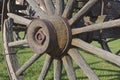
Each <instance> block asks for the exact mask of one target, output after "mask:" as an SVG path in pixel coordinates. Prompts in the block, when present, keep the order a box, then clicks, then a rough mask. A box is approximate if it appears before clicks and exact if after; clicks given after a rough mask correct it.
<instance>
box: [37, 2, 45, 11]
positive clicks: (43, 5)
mask: <svg viewBox="0 0 120 80" xmlns="http://www.w3.org/2000/svg"><path fill="white" fill-rule="evenodd" d="M36 1H37V2H38V3H39V5H40V8H41V9H42V10H43V11H45V12H46V6H45V2H44V0H36Z"/></svg>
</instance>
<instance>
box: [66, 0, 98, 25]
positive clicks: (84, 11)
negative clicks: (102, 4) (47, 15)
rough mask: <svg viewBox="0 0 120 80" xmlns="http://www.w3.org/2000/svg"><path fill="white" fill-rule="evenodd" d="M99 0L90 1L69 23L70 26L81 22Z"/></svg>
mask: <svg viewBox="0 0 120 80" xmlns="http://www.w3.org/2000/svg"><path fill="white" fill-rule="evenodd" d="M97 1H98V0H89V1H88V2H87V3H86V4H85V5H84V6H83V7H82V8H81V9H80V11H79V12H78V13H76V14H75V15H74V16H73V17H72V18H71V19H70V20H69V21H68V23H69V24H70V25H72V24H74V23H75V22H76V21H77V20H79V19H80V18H81V17H82V16H83V15H84V14H85V13H86V12H87V11H88V10H89V9H90V8H91V7H92V6H93V5H94V4H95V3H96V2H97Z"/></svg>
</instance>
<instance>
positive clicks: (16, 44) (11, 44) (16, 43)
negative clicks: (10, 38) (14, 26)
mask: <svg viewBox="0 0 120 80" xmlns="http://www.w3.org/2000/svg"><path fill="white" fill-rule="evenodd" d="M24 44H28V42H27V40H26V39H25V40H19V41H14V42H9V43H8V46H9V47H13V46H18V45H24Z"/></svg>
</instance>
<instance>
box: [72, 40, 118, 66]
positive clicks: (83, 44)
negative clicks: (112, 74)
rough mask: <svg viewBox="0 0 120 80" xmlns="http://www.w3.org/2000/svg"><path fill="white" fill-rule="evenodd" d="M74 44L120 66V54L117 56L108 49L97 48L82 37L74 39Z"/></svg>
mask: <svg viewBox="0 0 120 80" xmlns="http://www.w3.org/2000/svg"><path fill="white" fill-rule="evenodd" d="M72 45H73V46H76V47H79V48H81V49H83V50H85V51H88V52H90V53H92V54H95V55H97V56H99V57H101V58H103V59H105V60H107V61H110V62H112V63H114V64H116V65H118V66H120V56H117V55H115V54H112V53H110V52H108V51H105V50H102V49H100V48H97V47H95V46H93V45H91V44H89V43H87V42H85V41H83V40H81V39H73V40H72Z"/></svg>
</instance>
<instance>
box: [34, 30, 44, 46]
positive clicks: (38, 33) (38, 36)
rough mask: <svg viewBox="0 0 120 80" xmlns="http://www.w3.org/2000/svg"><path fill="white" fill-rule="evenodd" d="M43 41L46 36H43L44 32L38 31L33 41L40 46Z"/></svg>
mask: <svg viewBox="0 0 120 80" xmlns="http://www.w3.org/2000/svg"><path fill="white" fill-rule="evenodd" d="M45 39H46V36H45V34H44V31H43V30H42V29H39V30H38V31H37V33H36V34H35V40H36V41H37V42H38V43H39V44H41V45H42V44H44V42H45Z"/></svg>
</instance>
